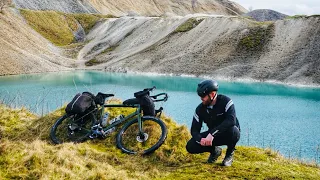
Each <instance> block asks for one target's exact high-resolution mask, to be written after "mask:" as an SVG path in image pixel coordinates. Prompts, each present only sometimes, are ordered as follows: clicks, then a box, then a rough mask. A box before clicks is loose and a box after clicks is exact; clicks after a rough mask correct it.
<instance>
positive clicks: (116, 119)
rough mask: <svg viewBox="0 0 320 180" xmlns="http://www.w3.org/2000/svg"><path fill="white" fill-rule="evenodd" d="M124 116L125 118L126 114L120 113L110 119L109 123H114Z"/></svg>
mask: <svg viewBox="0 0 320 180" xmlns="http://www.w3.org/2000/svg"><path fill="white" fill-rule="evenodd" d="M123 118H124V115H122V114H120V115H119V116H117V117H115V118H113V119H111V120H110V121H109V124H113V123H115V122H117V121H120V120H121V119H123Z"/></svg>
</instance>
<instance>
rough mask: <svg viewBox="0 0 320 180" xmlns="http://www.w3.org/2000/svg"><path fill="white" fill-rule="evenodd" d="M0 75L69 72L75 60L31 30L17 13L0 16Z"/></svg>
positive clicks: (6, 13) (11, 12)
mask: <svg viewBox="0 0 320 180" xmlns="http://www.w3.org/2000/svg"><path fill="white" fill-rule="evenodd" d="M0 27H1V28H0V48H1V50H0V62H1V64H0V75H8V74H22V73H37V72H48V71H60V70H68V69H69V70H70V68H69V67H71V66H70V64H72V63H74V60H72V59H68V58H65V57H63V56H61V55H60V54H61V49H59V48H57V47H55V46H53V45H52V44H51V43H50V42H49V41H48V40H46V39H45V38H43V37H42V36H41V35H39V34H38V33H37V32H36V31H34V30H33V29H32V28H31V27H30V26H28V25H27V23H26V22H25V21H24V20H23V18H21V16H20V15H19V13H18V12H17V11H14V12H13V11H10V10H6V11H4V12H3V13H0Z"/></svg>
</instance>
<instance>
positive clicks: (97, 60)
mask: <svg viewBox="0 0 320 180" xmlns="http://www.w3.org/2000/svg"><path fill="white" fill-rule="evenodd" d="M0 17H1V20H0V22H1V26H2V27H3V28H2V29H1V30H0V34H1V36H0V39H1V46H0V47H1V48H2V49H3V51H1V52H0V55H1V56H0V59H1V61H2V62H4V63H2V64H1V66H0V75H6V74H21V73H34V72H48V71H60V70H67V69H68V68H72V69H74V67H77V68H80V69H88V68H89V69H100V70H107V71H118V72H119V71H120V72H154V73H165V74H176V75H181V74H188V75H195V76H212V77H214V78H217V79H231V80H243V79H249V80H258V81H278V82H283V83H290V84H302V85H319V84H320V69H319V67H320V61H319V60H320V58H319V57H320V54H319V51H318V49H319V46H320V39H319V37H320V36H319V35H320V27H319V20H320V18H319V16H305V17H304V16H301V17H294V18H288V19H284V20H280V21H276V22H256V21H252V20H250V19H247V18H243V17H236V16H221V15H199V14H194V15H187V16H184V17H182V16H171V17H120V18H110V17H114V16H112V15H110V16H109V15H94V14H90V15H88V14H87V15H86V14H65V13H60V12H55V11H30V10H20V11H17V10H15V9H11V10H10V9H7V10H6V11H5V13H2V14H0ZM31 27H33V29H34V30H33V29H32V28H31ZM35 30H36V31H37V32H38V33H39V34H38V33H37V32H36V31H35ZM40 34H41V35H40ZM44 37H45V38H46V39H45V38H44ZM47 39H49V40H50V41H51V42H49V41H48V40H47ZM52 43H53V44H55V45H57V46H60V47H57V46H55V45H53V44H52ZM66 45H67V46H66Z"/></svg>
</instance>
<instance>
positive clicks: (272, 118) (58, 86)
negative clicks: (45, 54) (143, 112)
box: [0, 71, 320, 163]
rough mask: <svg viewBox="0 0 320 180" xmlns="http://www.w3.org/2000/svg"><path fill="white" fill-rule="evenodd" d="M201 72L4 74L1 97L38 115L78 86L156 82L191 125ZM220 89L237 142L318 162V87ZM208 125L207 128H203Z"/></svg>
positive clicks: (123, 93) (127, 91) (125, 93)
mask: <svg viewBox="0 0 320 180" xmlns="http://www.w3.org/2000/svg"><path fill="white" fill-rule="evenodd" d="M201 80H202V79H201V78H190V77H174V76H156V75H150V76H144V75H136V74H118V73H105V72H97V71H74V72H61V73H46V74H35V75H19V76H5V77H0V100H1V101H2V102H3V103H5V104H8V105H10V106H12V107H21V106H24V107H27V108H28V109H30V110H31V111H32V112H35V113H37V114H39V115H42V114H46V113H48V112H50V111H53V110H55V109H57V108H59V107H61V106H62V105H64V104H66V103H67V102H68V101H70V100H71V99H72V98H73V96H74V95H75V94H76V93H78V92H83V91H90V92H93V93H94V94H96V93H98V92H99V91H100V92H104V93H114V94H115V95H116V96H115V97H117V98H119V99H122V100H125V99H127V98H133V93H134V92H136V91H140V90H142V89H144V88H146V87H152V86H156V87H157V89H156V90H155V91H154V92H153V93H152V94H156V93H160V92H166V93H168V94H169V99H168V101H167V102H165V103H163V104H162V105H163V107H164V112H165V114H166V115H168V116H170V117H172V118H173V119H174V120H175V121H176V122H177V123H179V124H183V125H186V126H188V128H190V125H191V121H192V117H193V114H194V111H195V108H196V107H197V105H198V104H199V103H200V102H201V101H200V99H199V97H198V96H197V94H196V87H197V84H198V83H199V82H200V81H201ZM218 82H219V85H220V89H219V93H220V94H224V95H227V96H229V97H230V98H231V99H232V100H233V102H234V104H235V108H236V113H237V117H238V119H239V121H240V124H241V130H242V132H241V139H240V142H239V145H249V146H257V147H262V148H272V149H274V150H276V151H279V152H280V153H281V154H283V155H285V156H286V157H290V158H298V159H301V160H306V161H316V162H317V163H319V162H320V88H310V87H308V88H300V87H292V86H285V85H276V84H268V83H239V82H227V81H218ZM203 130H205V128H203Z"/></svg>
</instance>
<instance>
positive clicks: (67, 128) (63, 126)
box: [50, 114, 93, 144]
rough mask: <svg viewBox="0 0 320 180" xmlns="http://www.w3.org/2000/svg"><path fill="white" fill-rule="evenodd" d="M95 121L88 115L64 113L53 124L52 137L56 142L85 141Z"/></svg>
mask: <svg viewBox="0 0 320 180" xmlns="http://www.w3.org/2000/svg"><path fill="white" fill-rule="evenodd" d="M92 125H93V122H92V120H91V119H90V118H88V117H83V116H79V115H67V114H66V115H64V116H62V117H60V118H59V119H58V120H57V121H56V122H55V123H54V125H53V126H52V128H51V131H50V138H51V140H52V141H53V143H55V144H61V143H65V142H75V143H78V142H83V141H85V140H86V139H87V138H88V136H89V135H90V133H91V127H92Z"/></svg>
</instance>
